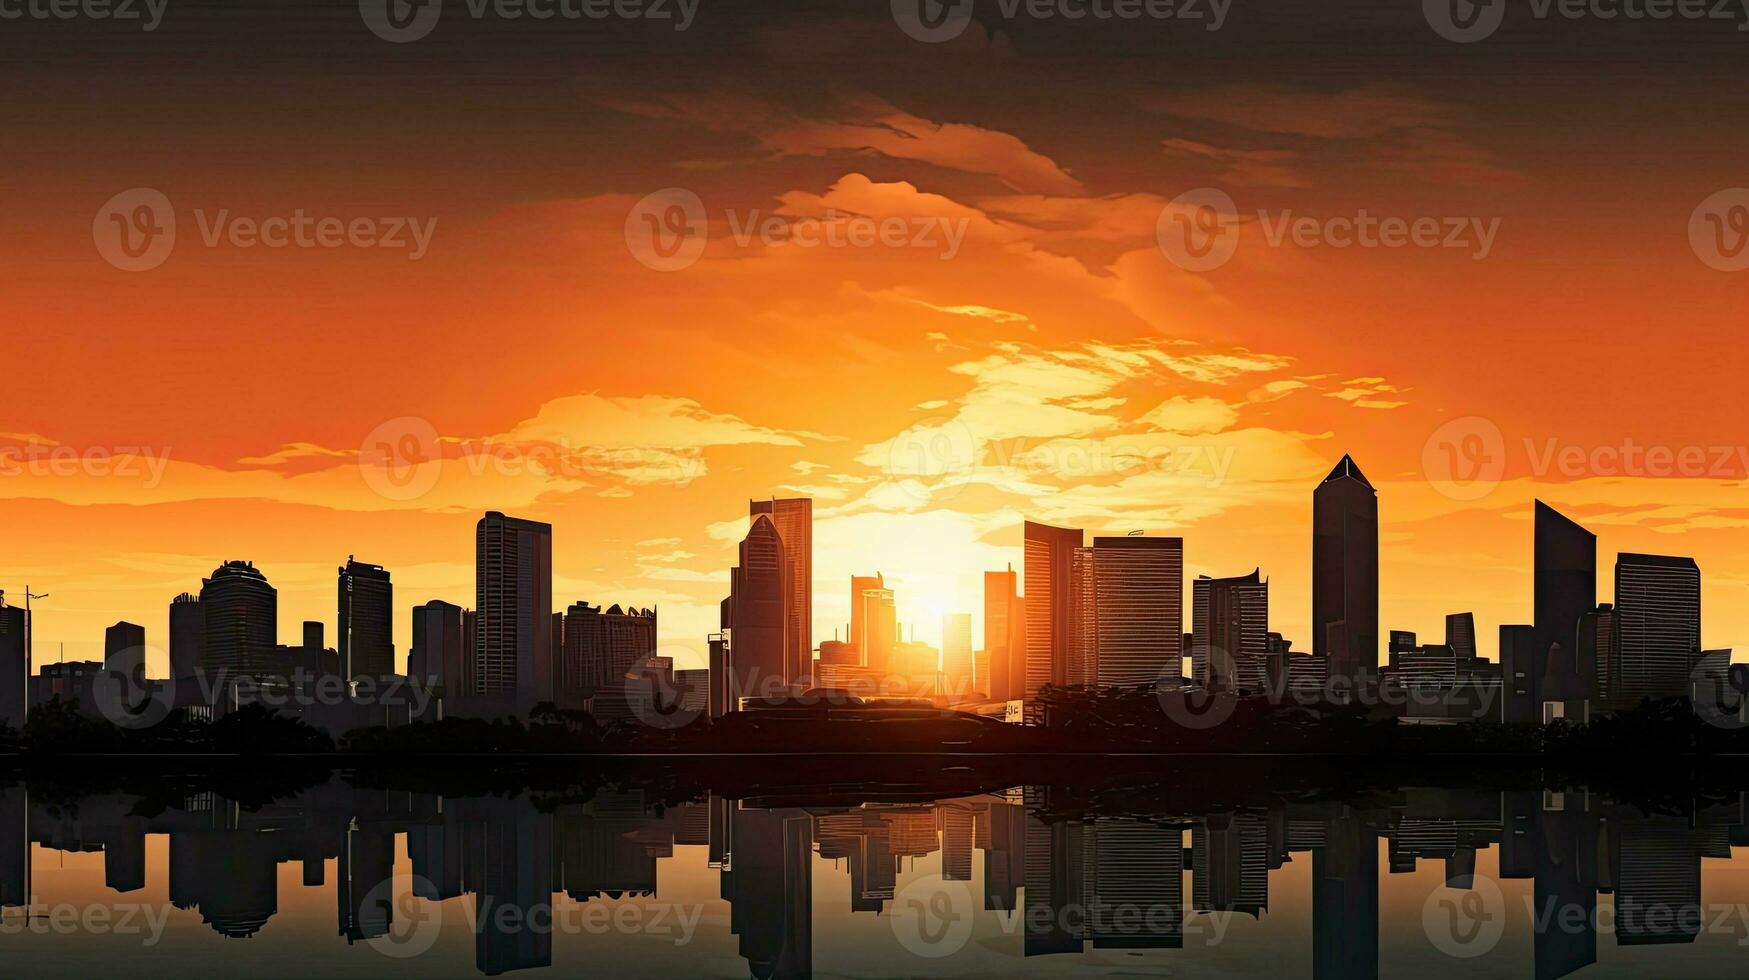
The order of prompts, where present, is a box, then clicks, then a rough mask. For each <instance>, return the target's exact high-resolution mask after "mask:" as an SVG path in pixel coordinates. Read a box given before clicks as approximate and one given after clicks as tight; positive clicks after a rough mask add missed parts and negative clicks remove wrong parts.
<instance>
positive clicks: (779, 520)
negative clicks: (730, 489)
mask: <svg viewBox="0 0 1749 980" xmlns="http://www.w3.org/2000/svg"><path fill="white" fill-rule="evenodd" d="M761 514H765V515H768V516H769V517H770V518H771V523H772V524H773V525H775V526H776V527H777V536H778V538H779V539H780V540H782V541H783V565H784V579H785V581H784V591H785V592H786V593H787V596H786V598H785V603H784V604H785V609H786V615H787V617H788V623H787V625H786V627H785V632H786V634H787V636H786V638H785V640H784V644H785V654H784V663H785V673H786V674H787V676H788V677H789V678H790V679H791V681H792V682H798V683H799V682H800V680H801V679H802V678H804V677H806V676H807V675H808V672H809V670H811V669H812V667H813V661H814V501H813V500H812V499H810V498H808V497H788V498H777V499H774V500H750V501H748V502H747V516H748V517H749V518H756V517H758V516H759V515H761Z"/></svg>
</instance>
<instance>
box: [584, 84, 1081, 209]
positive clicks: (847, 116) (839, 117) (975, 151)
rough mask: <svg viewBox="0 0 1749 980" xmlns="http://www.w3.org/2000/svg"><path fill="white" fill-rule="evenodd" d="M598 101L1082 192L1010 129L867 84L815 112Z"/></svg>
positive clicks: (819, 148)
mask: <svg viewBox="0 0 1749 980" xmlns="http://www.w3.org/2000/svg"><path fill="white" fill-rule="evenodd" d="M597 101H599V102H600V103H601V104H603V105H607V106H609V107H611V108H614V109H618V110H620V111H622V112H628V113H633V114H636V115H640V116H645V117H649V118H656V119H673V120H679V121H683V122H687V123H690V124H694V125H699V126H703V127H705V128H707V129H710V130H713V131H719V132H722V131H729V132H740V133H744V134H747V135H748V136H750V137H751V138H752V139H753V140H754V141H755V143H756V144H757V147H758V149H759V150H760V151H762V152H763V153H765V154H768V155H771V156H776V157H810V156H827V155H829V154H835V153H849V154H866V153H873V154H879V155H881V156H886V157H891V158H892V159H895V160H913V161H917V162H920V163H928V164H932V165H934V166H938V167H942V168H945V169H949V170H957V171H960V172H963V173H970V174H983V175H987V176H990V177H993V178H995V179H997V180H999V181H1000V182H1001V183H1002V184H1003V185H1004V186H1006V187H1009V188H1012V189H1014V190H1025V191H1041V192H1045V193H1052V194H1081V193H1084V192H1085V189H1084V188H1083V187H1082V185H1081V182H1080V181H1078V180H1076V179H1075V178H1074V177H1071V176H1070V175H1069V173H1068V172H1067V171H1066V170H1064V169H1063V168H1062V167H1061V166H1059V165H1058V164H1057V162H1056V161H1054V160H1052V159H1050V158H1049V157H1047V156H1045V155H1043V154H1041V153H1038V152H1037V151H1035V150H1033V149H1032V148H1031V147H1029V146H1027V145H1026V143H1025V142H1024V141H1022V140H1021V139H1019V138H1018V137H1016V136H1014V135H1012V134H1010V133H1004V132H1001V131H1000V130H994V129H986V128H984V127H982V126H974V125H970V124H968V123H944V122H936V121H934V120H929V119H925V118H923V117H922V116H918V115H915V114H913V113H909V112H906V111H904V110H903V109H900V108H898V107H897V106H894V105H893V104H892V103H890V102H887V101H886V100H884V99H881V98H878V97H876V96H874V95H870V94H868V93H866V92H860V91H845V92H839V93H836V94H835V96H834V98H833V99H832V101H831V102H830V104H828V105H827V106H825V107H824V108H822V109H820V110H818V111H817V113H816V114H813V115H803V114H801V113H800V112H798V111H795V110H792V109H789V108H785V107H781V106H779V105H777V104H776V103H774V102H771V101H768V100H765V99H762V98H759V97H757V96H752V95H749V94H747V93H744V92H727V91H716V92H688V93H685V94H672V95H649V96H642V97H619V96H602V97H598V100H597Z"/></svg>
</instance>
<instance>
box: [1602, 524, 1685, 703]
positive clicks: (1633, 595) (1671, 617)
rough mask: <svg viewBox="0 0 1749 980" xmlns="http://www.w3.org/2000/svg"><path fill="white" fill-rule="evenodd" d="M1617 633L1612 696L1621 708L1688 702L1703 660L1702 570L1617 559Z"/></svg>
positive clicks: (1659, 559) (1657, 560)
mask: <svg viewBox="0 0 1749 980" xmlns="http://www.w3.org/2000/svg"><path fill="white" fill-rule="evenodd" d="M1615 630H1616V640H1617V644H1618V647H1617V649H1616V651H1615V653H1616V657H1617V665H1618V675H1617V677H1616V679H1615V681H1614V682H1613V683H1612V684H1611V693H1612V696H1613V697H1614V698H1615V699H1617V700H1618V702H1619V704H1620V706H1621V707H1623V708H1633V707H1634V706H1636V705H1638V704H1639V703H1640V701H1641V700H1642V699H1644V698H1654V699H1656V698H1676V697H1684V696H1686V695H1687V694H1688V682H1689V679H1690V677H1691V675H1692V674H1693V672H1694V668H1695V664H1696V661H1697V659H1698V658H1699V656H1700V566H1698V565H1696V564H1695V562H1694V559H1692V558H1679V557H1672V556H1669V555H1639V554H1628V553H1623V554H1619V555H1617V556H1616V559H1615Z"/></svg>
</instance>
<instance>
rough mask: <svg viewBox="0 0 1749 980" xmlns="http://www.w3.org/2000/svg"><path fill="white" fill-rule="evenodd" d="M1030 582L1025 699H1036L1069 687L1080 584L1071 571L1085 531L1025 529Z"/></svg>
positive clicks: (1027, 525)
mask: <svg viewBox="0 0 1749 980" xmlns="http://www.w3.org/2000/svg"><path fill="white" fill-rule="evenodd" d="M1023 538H1024V552H1023V555H1024V564H1023V565H1022V574H1023V575H1024V576H1025V579H1026V600H1025V609H1026V675H1025V679H1024V681H1023V686H1022V689H1021V696H1023V697H1027V698H1031V697H1035V696H1036V695H1037V694H1038V692H1039V690H1040V689H1041V688H1043V687H1044V686H1045V685H1047V684H1056V685H1062V684H1069V683H1073V681H1071V680H1070V678H1069V653H1070V649H1071V644H1072V643H1073V642H1074V636H1073V634H1072V631H1071V630H1072V627H1073V609H1072V608H1071V604H1072V603H1073V601H1074V589H1073V585H1074V583H1073V582H1072V581H1071V575H1070V569H1071V566H1072V564H1073V562H1074V558H1075V549H1076V548H1079V547H1081V541H1082V534H1081V529H1080V528H1067V527H1052V526H1050V525H1049V524H1039V523H1036V522H1034V521H1027V522H1026V523H1025V526H1024V528H1023Z"/></svg>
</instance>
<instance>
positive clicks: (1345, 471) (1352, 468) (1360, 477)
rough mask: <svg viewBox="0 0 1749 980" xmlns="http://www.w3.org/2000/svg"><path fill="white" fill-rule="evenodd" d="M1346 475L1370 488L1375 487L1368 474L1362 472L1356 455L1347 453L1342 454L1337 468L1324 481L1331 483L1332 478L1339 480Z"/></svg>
mask: <svg viewBox="0 0 1749 980" xmlns="http://www.w3.org/2000/svg"><path fill="white" fill-rule="evenodd" d="M1344 477H1346V478H1348V479H1351V480H1354V481H1356V482H1358V483H1359V484H1360V485H1361V486H1363V487H1365V488H1367V489H1368V490H1371V489H1373V485H1372V483H1370V482H1369V481H1368V480H1367V478H1366V474H1365V473H1362V472H1361V471H1360V467H1359V466H1356V465H1355V463H1354V457H1353V456H1350V455H1348V454H1347V453H1343V454H1342V458H1341V459H1340V460H1338V461H1337V463H1336V468H1335V469H1332V470H1331V471H1330V475H1329V476H1327V477H1325V478H1324V481H1323V482H1325V483H1329V482H1330V481H1331V480H1339V479H1342V478H1344Z"/></svg>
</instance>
